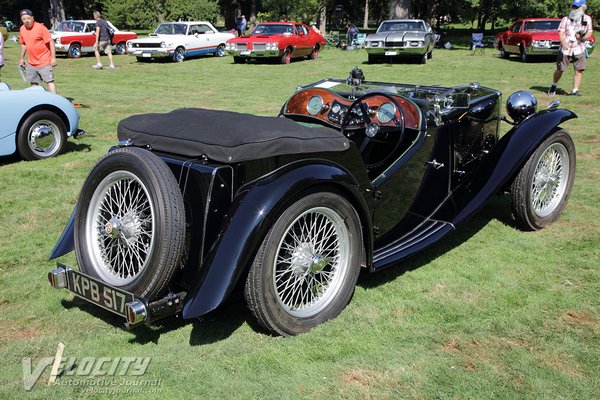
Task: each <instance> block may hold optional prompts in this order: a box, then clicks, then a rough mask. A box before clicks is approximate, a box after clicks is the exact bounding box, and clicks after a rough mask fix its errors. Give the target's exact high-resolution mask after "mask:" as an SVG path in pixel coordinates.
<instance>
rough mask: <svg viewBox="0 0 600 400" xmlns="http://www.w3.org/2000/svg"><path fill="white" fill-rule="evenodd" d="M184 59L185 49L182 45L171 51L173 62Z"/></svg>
mask: <svg viewBox="0 0 600 400" xmlns="http://www.w3.org/2000/svg"><path fill="white" fill-rule="evenodd" d="M184 60H185V49H184V48H183V47H178V48H176V49H175V51H174V52H173V61H175V62H183V61H184Z"/></svg>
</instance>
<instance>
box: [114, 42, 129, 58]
mask: <svg viewBox="0 0 600 400" xmlns="http://www.w3.org/2000/svg"><path fill="white" fill-rule="evenodd" d="M115 53H117V54H119V55H123V54H127V45H126V44H125V42H119V43H117V45H116V46H115Z"/></svg>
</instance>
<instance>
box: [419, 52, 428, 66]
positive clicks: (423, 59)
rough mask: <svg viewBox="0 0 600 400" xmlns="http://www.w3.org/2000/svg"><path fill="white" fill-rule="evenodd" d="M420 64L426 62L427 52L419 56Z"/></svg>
mask: <svg viewBox="0 0 600 400" xmlns="http://www.w3.org/2000/svg"><path fill="white" fill-rule="evenodd" d="M420 64H427V53H425V54H423V56H422V57H421V61H420Z"/></svg>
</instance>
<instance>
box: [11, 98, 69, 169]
mask: <svg viewBox="0 0 600 400" xmlns="http://www.w3.org/2000/svg"><path fill="white" fill-rule="evenodd" d="M66 142H67V127H66V126H65V123H64V122H63V120H62V119H61V118H60V117H59V116H58V115H56V114H55V113H53V112H52V111H47V110H40V111H35V112H33V113H32V114H31V115H29V116H28V117H27V118H26V119H25V121H23V123H22V124H21V126H20V127H19V131H18V133H17V151H18V152H19V155H20V156H21V157H22V158H24V159H25V160H30V161H33V160H41V159H43V158H49V157H53V156H55V155H57V154H60V153H61V152H62V151H63V149H64V147H65V143H66Z"/></svg>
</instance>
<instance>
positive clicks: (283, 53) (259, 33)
mask: <svg viewBox="0 0 600 400" xmlns="http://www.w3.org/2000/svg"><path fill="white" fill-rule="evenodd" d="M324 45H325V39H324V38H323V36H322V35H321V34H320V33H318V32H316V31H315V30H313V29H311V28H310V27H309V26H307V25H304V24H302V23H300V22H263V23H260V24H258V26H257V27H256V28H255V29H254V31H253V32H252V34H250V36H242V37H238V38H234V39H229V40H228V41H227V43H226V44H225V50H227V51H228V52H229V54H230V55H232V56H233V62H235V63H242V62H244V61H246V60H247V59H259V58H271V59H273V58H275V59H277V60H279V62H281V64H289V63H290V61H291V60H292V58H299V57H308V58H310V59H312V60H314V59H315V58H317V56H318V54H319V50H320V49H321V48H322V47H323V46H324Z"/></svg>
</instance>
